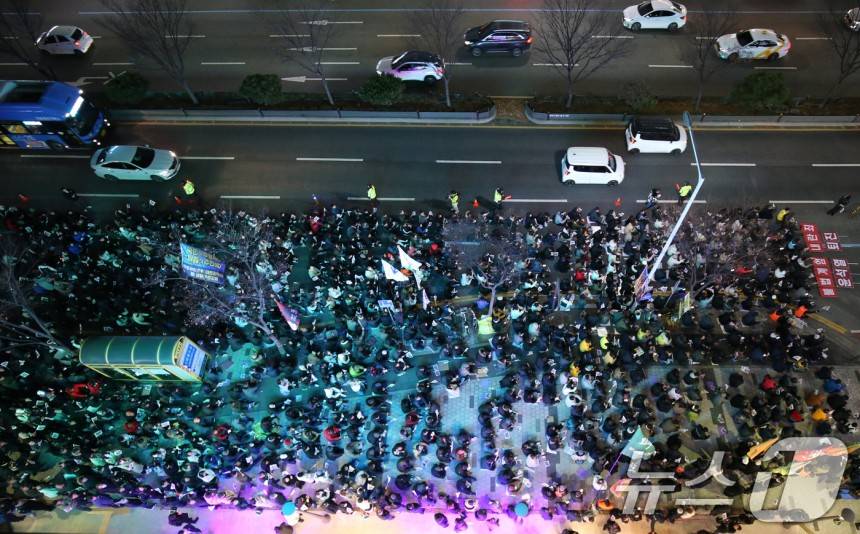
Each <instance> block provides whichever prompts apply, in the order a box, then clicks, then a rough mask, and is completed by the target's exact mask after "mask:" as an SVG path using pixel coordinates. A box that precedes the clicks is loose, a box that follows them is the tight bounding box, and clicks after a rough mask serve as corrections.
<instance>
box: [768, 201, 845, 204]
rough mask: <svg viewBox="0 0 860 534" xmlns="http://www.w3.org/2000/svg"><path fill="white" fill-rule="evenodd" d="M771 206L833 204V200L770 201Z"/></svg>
mask: <svg viewBox="0 0 860 534" xmlns="http://www.w3.org/2000/svg"><path fill="white" fill-rule="evenodd" d="M768 202H770V203H771V204H833V201H832V200H768Z"/></svg>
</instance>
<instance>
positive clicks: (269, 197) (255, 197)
mask: <svg viewBox="0 0 860 534" xmlns="http://www.w3.org/2000/svg"><path fill="white" fill-rule="evenodd" d="M220 198H224V199H227V200H234V199H236V200H238V199H242V200H245V199H247V200H281V197H280V195H221V197H220Z"/></svg>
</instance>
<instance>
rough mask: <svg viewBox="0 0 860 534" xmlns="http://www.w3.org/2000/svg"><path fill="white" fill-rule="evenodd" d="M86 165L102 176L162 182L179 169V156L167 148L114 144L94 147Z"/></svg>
mask: <svg viewBox="0 0 860 534" xmlns="http://www.w3.org/2000/svg"><path fill="white" fill-rule="evenodd" d="M90 167H92V168H93V171H94V172H95V173H96V176H98V177H100V178H105V179H106V180H152V181H156V182H163V181H166V180H170V179H171V178H173V177H174V176H176V175H177V174H178V173H179V158H177V157H176V154H174V153H173V151H171V150H163V149H160V148H150V147H148V146H128V145H116V146H111V147H107V148H100V149H98V150H96V151H95V153H94V154H93V157H92V158H90Z"/></svg>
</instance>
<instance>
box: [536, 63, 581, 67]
mask: <svg viewBox="0 0 860 534" xmlns="http://www.w3.org/2000/svg"><path fill="white" fill-rule="evenodd" d="M573 66H574V67H578V66H579V63H574V64H573ZM532 67H567V63H532Z"/></svg>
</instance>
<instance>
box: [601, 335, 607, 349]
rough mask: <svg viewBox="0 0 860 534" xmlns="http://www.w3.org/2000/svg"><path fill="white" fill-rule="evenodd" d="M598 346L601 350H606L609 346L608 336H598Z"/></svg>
mask: <svg viewBox="0 0 860 534" xmlns="http://www.w3.org/2000/svg"><path fill="white" fill-rule="evenodd" d="M600 348H601V349H603V350H606V349H608V348H609V338H607V337H606V336H603V337H602V338H600Z"/></svg>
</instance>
